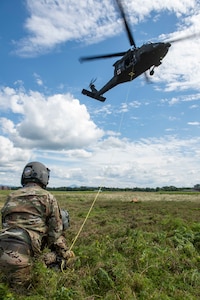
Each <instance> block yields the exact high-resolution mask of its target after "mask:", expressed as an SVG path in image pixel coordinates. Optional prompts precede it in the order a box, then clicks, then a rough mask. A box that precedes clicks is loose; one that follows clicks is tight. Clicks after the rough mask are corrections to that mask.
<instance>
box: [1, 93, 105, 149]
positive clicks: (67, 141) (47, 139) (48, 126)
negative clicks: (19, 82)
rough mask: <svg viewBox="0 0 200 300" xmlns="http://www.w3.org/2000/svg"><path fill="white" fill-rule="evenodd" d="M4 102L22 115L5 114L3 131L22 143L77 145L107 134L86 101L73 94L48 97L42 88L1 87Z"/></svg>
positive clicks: (30, 145)
mask: <svg viewBox="0 0 200 300" xmlns="http://www.w3.org/2000/svg"><path fill="white" fill-rule="evenodd" d="M0 103H1V104H0V106H3V107H4V110H6V107H7V109H10V110H11V111H12V112H13V113H18V114H20V115H21V117H20V118H19V121H16V122H15V123H14V122H13V121H11V120H10V119H9V118H6V117H4V118H2V119H1V124H2V133H3V134H4V135H7V136H8V137H9V138H10V139H11V140H12V141H13V142H14V143H15V144H16V145H17V146H18V147H24V148H27V149H28V148H36V149H41V148H43V149H74V148H81V147H84V146H88V145H90V144H91V143H93V142H95V141H96V140H97V139H98V138H100V137H101V136H102V135H103V131H102V130H101V129H99V128H97V126H96V125H95V124H94V122H93V121H92V120H91V119H90V115H89V113H88V112H87V109H86V107H85V105H81V104H80V102H79V100H77V99H74V98H73V97H72V95H70V94H63V95H62V94H55V95H53V96H49V97H46V96H45V95H43V94H40V93H39V92H34V91H30V92H29V93H24V92H21V91H18V90H14V89H11V88H4V89H2V90H1V97H0Z"/></svg>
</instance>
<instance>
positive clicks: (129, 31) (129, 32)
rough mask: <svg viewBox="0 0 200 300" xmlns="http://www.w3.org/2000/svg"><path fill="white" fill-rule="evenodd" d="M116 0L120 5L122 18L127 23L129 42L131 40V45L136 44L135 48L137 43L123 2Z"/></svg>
mask: <svg viewBox="0 0 200 300" xmlns="http://www.w3.org/2000/svg"><path fill="white" fill-rule="evenodd" d="M116 2H117V5H118V7H119V10H120V13H121V16H122V19H123V21H124V25H125V28H126V32H127V35H128V39H129V42H130V44H131V46H134V48H136V44H135V41H134V38H133V35H132V33H131V30H130V26H129V24H128V21H127V19H126V15H125V12H124V9H123V6H122V3H121V1H120V0H116Z"/></svg>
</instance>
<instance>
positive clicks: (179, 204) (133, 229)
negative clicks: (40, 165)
mask: <svg viewBox="0 0 200 300" xmlns="http://www.w3.org/2000/svg"><path fill="white" fill-rule="evenodd" d="M6 194H7V192H6V191H2V192H1V193H0V205H1V206H2V205H3V202H4V201H5V198H6ZM54 194H55V196H56V198H57V199H58V201H59V203H60V206H61V207H63V208H65V209H67V210H68V211H69V213H70V217H71V226H70V229H68V231H67V232H66V237H67V240H68V243H69V246H70V245H72V242H73V240H74V238H75V236H76V235H77V233H78V231H79V229H80V227H81V225H82V224H83V222H84V220H85V218H86V216H87V213H88V211H89V209H90V207H91V204H92V203H93V201H94V199H95V198H96V197H97V192H90V193H89V192H88V193H87V192H84V193H81V192H54ZM199 221H200V193H186V194H184V193H168V194H167V193H165V194H164V193H162V194H161V193H142V192H138V193H137V192H134V193H132V192H102V193H100V194H99V195H98V197H97V199H96V202H95V205H94V207H93V209H92V211H91V213H90V215H89V218H88V219H87V221H86V223H85V225H84V227H83V229H82V231H81V233H80V235H79V237H78V238H77V240H76V243H75V244H74V247H73V249H72V250H73V251H74V252H75V254H76V256H77V260H76V262H75V264H74V266H73V267H71V268H69V269H67V270H65V271H64V272H61V271H56V270H53V269H47V268H45V267H44V265H43V264H42V262H40V261H38V262H36V263H35V268H34V274H33V284H32V286H31V287H30V289H29V290H28V291H22V292H21V294H20V296H19V295H17V294H16V293H15V292H14V291H11V290H9V289H8V288H7V287H6V286H5V285H4V284H0V300H1V299H3V300H7V299H9V300H15V299H22V300H26V299H27V300H28V299H30V300H37V299H38V300H39V299H41V300H42V299H49V300H51V299H52V300H65V299H66V300H83V299H84V300H96V299H102V300H119V299H123V300H134V299H141V300H149V299H153V300H169V299H170V300H171V299H175V300H183V299H184V300H196V299H200V285H199V281H200V222H199Z"/></svg>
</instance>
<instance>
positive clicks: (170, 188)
mask: <svg viewBox="0 0 200 300" xmlns="http://www.w3.org/2000/svg"><path fill="white" fill-rule="evenodd" d="M19 188H20V187H19V186H18V187H9V186H0V190H17V189H19ZM47 190H48V191H68V192H69V191H70V192H72V191H77V192H78V191H79V192H84V191H91V192H94V191H112V192H115V191H116V192H123V191H124V192H194V191H198V192H200V184H196V185H194V187H181V188H180V187H175V186H172V185H170V186H163V187H156V188H150V187H145V188H141V187H133V188H128V187H127V188H116V187H105V186H104V187H89V186H61V187H48V188H47Z"/></svg>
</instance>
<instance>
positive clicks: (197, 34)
mask: <svg viewBox="0 0 200 300" xmlns="http://www.w3.org/2000/svg"><path fill="white" fill-rule="evenodd" d="M199 36H200V32H198V33H192V34H189V35H186V36H182V37H179V38H176V39H172V40H169V41H167V42H168V43H176V42H181V41H184V40H189V39H194V38H195V37H199Z"/></svg>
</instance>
